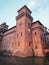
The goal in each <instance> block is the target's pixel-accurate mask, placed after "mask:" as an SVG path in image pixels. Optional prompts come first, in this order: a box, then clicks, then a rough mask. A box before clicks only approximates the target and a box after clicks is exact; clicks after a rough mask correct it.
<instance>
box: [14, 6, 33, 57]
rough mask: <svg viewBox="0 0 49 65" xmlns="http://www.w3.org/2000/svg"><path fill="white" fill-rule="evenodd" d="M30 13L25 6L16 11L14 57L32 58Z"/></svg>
mask: <svg viewBox="0 0 49 65" xmlns="http://www.w3.org/2000/svg"><path fill="white" fill-rule="evenodd" d="M32 20H33V18H32V17H31V11H30V10H29V9H28V7H27V6H26V5H25V6H23V7H22V8H21V9H19V10H18V15H17V16H16V21H17V23H16V53H15V55H16V56H20V57H27V56H32V55H33V54H32V47H31V46H32V37H31V23H32Z"/></svg>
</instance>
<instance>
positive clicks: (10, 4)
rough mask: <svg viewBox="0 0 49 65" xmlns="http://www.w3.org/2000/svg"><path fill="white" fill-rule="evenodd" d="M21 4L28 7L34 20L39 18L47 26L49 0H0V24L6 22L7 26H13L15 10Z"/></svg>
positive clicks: (48, 25) (48, 20)
mask: <svg viewBox="0 0 49 65" xmlns="http://www.w3.org/2000/svg"><path fill="white" fill-rule="evenodd" d="M23 5H27V6H28V7H29V8H30V10H31V11H32V17H33V18H34V21H36V20H40V21H41V23H42V24H44V25H45V26H46V27H47V28H49V0H0V24H1V23H3V22H6V23H7V24H8V25H9V28H10V27H13V26H14V25H15V24H16V20H15V17H16V16H17V14H18V13H17V11H18V10H19V9H20V8H21V7H22V6H23Z"/></svg>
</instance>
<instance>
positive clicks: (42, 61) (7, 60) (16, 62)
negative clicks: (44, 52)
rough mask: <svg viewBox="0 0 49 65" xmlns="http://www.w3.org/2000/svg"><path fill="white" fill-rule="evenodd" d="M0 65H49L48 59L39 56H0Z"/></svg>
mask: <svg viewBox="0 0 49 65" xmlns="http://www.w3.org/2000/svg"><path fill="white" fill-rule="evenodd" d="M0 65H49V59H46V58H41V57H28V58H18V57H9V56H1V57H0Z"/></svg>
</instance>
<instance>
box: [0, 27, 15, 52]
mask: <svg viewBox="0 0 49 65" xmlns="http://www.w3.org/2000/svg"><path fill="white" fill-rule="evenodd" d="M15 33H16V30H15V28H13V29H11V30H9V31H7V32H5V33H4V37H3V40H2V47H1V49H2V50H7V51H10V52H11V53H14V50H15Z"/></svg>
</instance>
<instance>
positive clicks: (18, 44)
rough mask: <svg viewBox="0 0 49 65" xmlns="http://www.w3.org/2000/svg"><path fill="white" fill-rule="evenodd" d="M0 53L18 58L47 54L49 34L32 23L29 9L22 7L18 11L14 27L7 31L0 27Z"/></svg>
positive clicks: (41, 26)
mask: <svg viewBox="0 0 49 65" xmlns="http://www.w3.org/2000/svg"><path fill="white" fill-rule="evenodd" d="M0 51H2V52H4V54H5V55H6V54H7V55H13V56H19V57H28V56H42V57H44V56H45V55H46V54H47V53H49V33H48V31H47V28H46V27H45V26H44V25H43V24H42V23H41V22H40V21H35V22H33V18H32V16H31V11H30V9H29V8H28V7H27V6H26V5H24V6H23V7H22V8H21V9H19V10H18V15H17V16H16V26H14V27H12V28H10V29H8V25H6V23H2V24H1V25H0Z"/></svg>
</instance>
